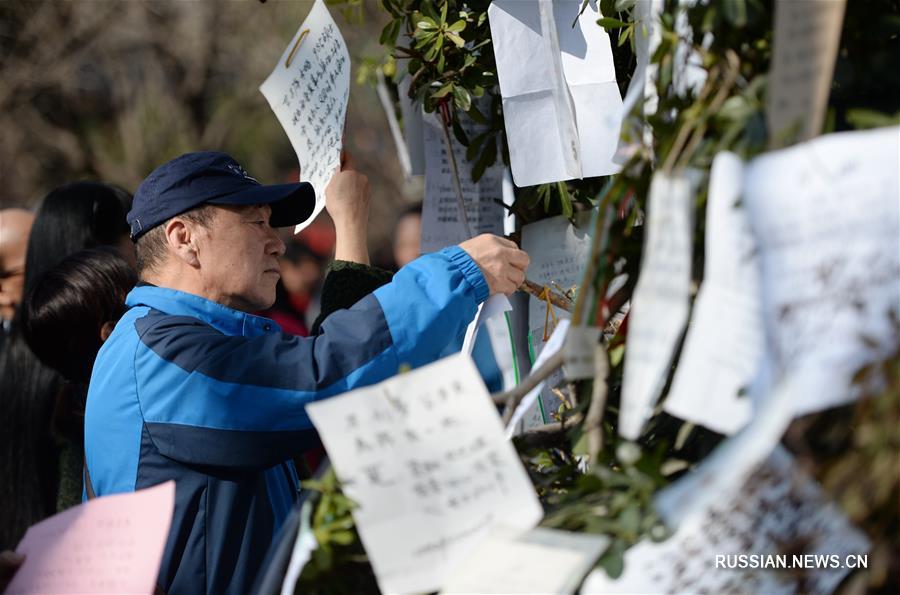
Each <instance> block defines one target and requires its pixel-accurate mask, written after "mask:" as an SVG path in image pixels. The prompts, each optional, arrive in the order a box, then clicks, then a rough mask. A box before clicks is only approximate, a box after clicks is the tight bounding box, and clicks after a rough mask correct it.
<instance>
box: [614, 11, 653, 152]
mask: <svg viewBox="0 0 900 595" xmlns="http://www.w3.org/2000/svg"><path fill="white" fill-rule="evenodd" d="M664 4H665V3H664V2H663V0H637V2H635V5H634V8H633V9H632V18H633V19H634V22H635V29H634V54H635V61H636V64H635V66H634V73H633V74H632V76H631V81H630V82H629V83H628V90H627V91H626V92H625V99H624V100H623V102H622V132H621V134H620V138H619V145H618V147H617V148H616V154H615V156H614V157H613V160H614V161H615V162H616V163H620V164H624V163H625V162H626V161H628V159H629V158H630V157H631V155H632V154H633V153H634V152H635V151H636V150H637V149H638V147H639V145H641V144H644V145H647V146H648V147H649V146H651V145H652V138H651V135H652V131H651V130H650V126H649V124H647V123H646V117H647V116H651V115H653V114H655V113H656V106H657V104H658V103H659V97H658V95H657V92H656V74H657V71H658V70H659V65H657V64H653V63H651V58H653V54H654V53H655V52H656V49H657V48H658V47H659V44H660V43H661V42H662V24H661V23H660V21H659V17H660V15H661V14H662V11H663V8H664ZM635 105H640V106H641V107H640V117H639V118H636V119H632V118H629V116H630V115H631V112H632V110H633V109H634V107H635Z"/></svg>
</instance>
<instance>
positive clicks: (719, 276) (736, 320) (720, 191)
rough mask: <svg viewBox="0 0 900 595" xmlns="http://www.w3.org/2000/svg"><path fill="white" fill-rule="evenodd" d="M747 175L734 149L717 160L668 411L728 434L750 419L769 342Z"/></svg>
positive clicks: (714, 161)
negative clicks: (753, 389)
mask: <svg viewBox="0 0 900 595" xmlns="http://www.w3.org/2000/svg"><path fill="white" fill-rule="evenodd" d="M742 174H743V163H742V162H741V160H740V158H739V157H738V156H737V155H734V154H733V153H720V154H719V155H717V156H716V157H715V159H714V160H713V165H712V170H711V172H710V182H709V196H708V198H707V208H706V258H705V261H704V263H705V264H704V278H703V283H702V285H701V286H700V291H699V293H698V294H697V300H696V301H695V302H694V309H693V314H692V316H691V321H690V325H689V327H688V332H687V337H686V338H685V342H684V349H683V350H682V353H681V357H680V358H679V360H678V368H677V369H676V370H675V377H674V379H673V380H672V388H671V390H670V391H669V394H668V395H667V396H666V400H665V401H664V403H663V406H664V408H665V410H666V411H667V412H669V413H670V414H672V415H674V416H676V417H680V418H681V419H685V420H688V421H691V422H693V423H696V424H699V425H702V426H705V427H707V428H709V429H711V430H714V431H716V432H721V433H725V434H731V433H733V432H735V431H737V430H738V429H740V428H741V427H742V426H743V425H744V424H746V423H747V421H748V420H749V419H750V414H751V411H752V399H751V397H750V395H749V394H747V389H748V388H749V387H750V386H751V384H752V382H753V379H754V375H755V374H756V372H757V370H758V368H759V364H760V358H761V357H762V354H763V346H764V333H763V322H762V311H761V306H760V299H761V294H760V291H761V290H760V282H759V259H758V256H757V255H758V250H757V247H756V243H755V240H754V238H753V235H752V233H751V231H750V224H749V222H748V220H747V214H746V212H745V208H744V207H743V206H742V205H741V204H740V200H741V181H742Z"/></svg>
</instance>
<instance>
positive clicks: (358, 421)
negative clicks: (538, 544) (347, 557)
mask: <svg viewBox="0 0 900 595" xmlns="http://www.w3.org/2000/svg"><path fill="white" fill-rule="evenodd" d="M306 411H307V412H308V413H309V416H310V418H311V419H312V421H313V423H314V424H315V426H316V429H317V430H318V431H319V435H320V436H321V438H322V441H323V443H324V444H325V448H326V450H327V451H328V455H329V457H330V458H331V462H332V463H333V465H334V469H335V473H337V476H338V478H339V479H340V481H341V484H342V486H343V489H344V493H345V494H346V495H347V496H348V497H349V498H351V499H353V500H354V501H355V502H357V503H358V504H359V508H358V509H355V510H354V511H353V517H354V520H355V522H356V527H357V529H358V530H359V534H360V538H361V539H362V542H363V545H364V546H365V548H366V552H367V553H368V555H369V560H370V561H371V562H372V567H373V569H374V570H375V575H376V577H377V579H378V585H379V587H380V588H381V590H382V591H383V592H386V593H389V592H390V593H412V592H430V591H436V590H439V589H440V588H442V587H443V586H444V585H445V584H446V582H447V580H448V579H449V577H450V572H451V571H452V570H453V569H454V568H455V566H456V565H457V564H458V563H459V562H461V561H462V559H463V557H464V556H465V555H466V553H467V552H469V551H470V550H471V549H472V548H473V547H475V546H476V545H477V544H478V542H479V541H480V540H481V539H483V538H484V537H485V535H486V534H487V531H488V530H489V529H491V528H493V527H495V526H498V525H505V526H508V527H510V528H513V529H518V530H527V529H531V528H532V527H534V526H535V525H536V524H537V523H538V522H539V521H540V519H541V517H542V516H543V511H542V509H541V505H540V503H539V502H538V499H537V495H536V494H535V492H534V487H533V486H532V484H531V480H530V479H529V478H528V474H527V473H526V471H525V469H524V468H523V467H522V463H521V462H520V461H519V458H518V455H517V454H516V452H515V450H514V449H513V447H512V445H511V444H510V443H508V442H507V441H506V440H505V438H504V436H503V427H502V425H501V423H500V418H499V416H498V415H497V411H496V409H495V407H494V404H493V402H492V401H491V398H490V395H488V393H487V390H486V388H485V386H484V384H483V383H482V381H481V379H480V377H479V376H478V371H477V369H476V368H475V365H474V364H473V363H472V360H471V359H470V358H469V356H467V355H464V354H457V355H454V356H451V357H448V358H445V359H442V360H440V361H438V362H436V363H434V364H431V365H428V366H424V367H422V368H419V369H418V370H415V371H413V372H409V373H407V374H401V375H399V376H396V377H394V378H392V379H390V380H387V381H385V382H383V383H381V384H379V385H376V386H371V387H367V388H361V389H358V390H354V391H351V392H349V393H346V394H344V395H341V396H338V397H332V398H330V399H327V400H325V401H320V402H318V403H313V404H310V405H307V407H306Z"/></svg>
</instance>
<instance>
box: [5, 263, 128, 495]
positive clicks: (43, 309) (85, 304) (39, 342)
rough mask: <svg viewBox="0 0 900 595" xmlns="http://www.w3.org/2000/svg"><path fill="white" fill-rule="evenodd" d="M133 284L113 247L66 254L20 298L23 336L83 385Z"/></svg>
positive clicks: (48, 362) (42, 358)
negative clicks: (22, 298)
mask: <svg viewBox="0 0 900 595" xmlns="http://www.w3.org/2000/svg"><path fill="white" fill-rule="evenodd" d="M136 283H137V273H136V272H135V270H134V268H132V266H131V265H130V264H129V263H128V261H126V260H125V259H124V258H123V257H122V255H121V254H120V253H119V251H118V250H116V249H115V248H112V247H109V246H100V247H98V248H90V249H87V250H81V251H80V252H76V253H75V254H72V255H71V256H67V257H66V258H64V259H63V260H62V262H60V263H59V264H58V265H56V266H54V267H51V268H50V269H49V270H47V271H46V272H45V273H44V274H42V275H41V276H40V277H38V279H36V280H35V282H34V285H33V286H32V287H31V290H30V291H29V293H28V295H26V296H25V299H24V300H23V301H22V307H21V310H20V314H19V324H20V325H21V327H22V334H23V335H24V337H25V341H26V342H27V343H28V346H29V347H31V350H32V351H33V352H34V354H35V355H36V356H37V358H38V359H39V360H40V361H41V362H43V363H44V364H46V365H47V366H50V367H51V368H53V369H54V370H56V371H57V372H59V373H60V374H62V376H63V377H64V378H65V379H66V380H68V381H69V382H72V383H76V384H87V383H88V382H89V381H90V379H91V370H92V368H93V367H94V360H95V359H96V357H97V352H98V351H99V350H100V346H101V345H102V344H103V342H104V341H106V339H107V337H109V334H110V333H111V332H112V330H113V328H114V327H115V325H116V322H118V321H119V318H121V317H122V314H124V313H125V309H126V307H125V296H126V295H127V294H128V292H129V291H131V290H132V288H134V286H135V284H136ZM72 421H73V422H77V421H79V420H72ZM80 421H81V422H83V419H82V420H80ZM79 489H80V487H79Z"/></svg>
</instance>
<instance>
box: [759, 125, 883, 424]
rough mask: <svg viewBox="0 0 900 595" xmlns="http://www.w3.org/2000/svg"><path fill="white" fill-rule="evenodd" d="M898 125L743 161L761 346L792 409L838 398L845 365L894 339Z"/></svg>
mask: <svg viewBox="0 0 900 595" xmlns="http://www.w3.org/2000/svg"><path fill="white" fill-rule="evenodd" d="M897 163H900V128H896V127H895V128H884V129H879V130H873V131H866V132H842V133H839V134H831V135H827V136H823V137H820V138H818V139H815V140H812V141H808V142H806V143H802V144H799V145H796V146H794V147H792V148H790V149H784V150H781V151H776V152H773V153H767V154H765V155H763V156H760V157H757V158H756V159H754V160H753V161H751V162H749V163H748V164H747V166H746V168H745V170H744V177H743V180H744V181H743V184H744V195H743V196H744V202H745V204H746V207H747V212H748V214H749V216H750V217H749V219H750V224H751V228H752V230H753V233H754V236H755V237H756V241H757V244H758V246H759V254H760V266H761V274H762V310H763V319H764V321H765V330H766V347H767V348H766V352H767V354H768V357H769V359H770V362H769V365H770V367H771V369H772V371H773V376H774V381H773V382H774V383H776V384H777V383H780V382H782V381H784V380H786V379H790V383H791V384H792V386H794V387H795V393H794V394H792V396H791V399H792V401H793V403H792V407H793V411H794V414H795V415H803V414H806V413H811V412H814V411H819V410H822V409H826V408H828V407H834V406H838V405H842V404H845V403H848V402H850V401H852V400H854V399H855V398H856V397H857V396H858V394H859V391H860V387H859V386H855V385H854V384H853V375H854V374H855V373H856V372H857V371H858V370H859V368H861V367H862V366H864V365H865V364H867V363H869V362H872V361H877V360H878V359H880V358H883V357H885V356H886V355H887V354H889V353H891V352H892V350H893V349H896V346H897V341H898V339H897V337H896V334H895V331H894V329H893V327H892V325H891V324H890V316H891V313H892V312H893V313H894V315H896V314H897V313H898V312H900V290H898V288H900V169H898V167H897Z"/></svg>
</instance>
